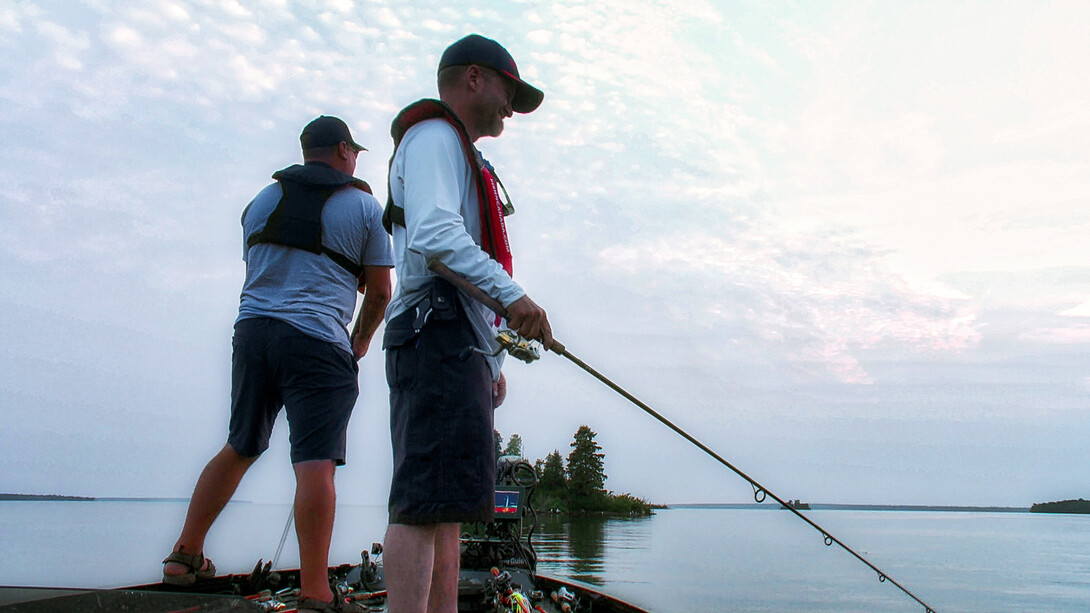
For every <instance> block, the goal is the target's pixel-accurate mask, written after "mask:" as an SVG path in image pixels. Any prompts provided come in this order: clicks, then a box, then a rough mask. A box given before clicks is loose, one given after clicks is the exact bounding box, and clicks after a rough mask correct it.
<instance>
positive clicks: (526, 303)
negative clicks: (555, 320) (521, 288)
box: [507, 296, 553, 350]
mask: <svg viewBox="0 0 1090 613" xmlns="http://www.w3.org/2000/svg"><path fill="white" fill-rule="evenodd" d="M507 325H508V326H510V328H511V329H512V330H514V331H515V332H518V333H519V335H520V336H522V337H523V338H528V339H532V340H539V341H541V344H542V345H543V346H544V347H545V349H546V350H548V349H549V348H551V347H552V346H553V329H552V328H551V327H550V326H549V318H548V316H546V315H545V309H543V308H541V307H539V306H537V304H535V303H534V301H533V300H530V297H529V296H523V297H522V298H519V299H518V300H516V301H514V302H512V303H511V306H509V307H507Z"/></svg>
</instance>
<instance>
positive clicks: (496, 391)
mask: <svg viewBox="0 0 1090 613" xmlns="http://www.w3.org/2000/svg"><path fill="white" fill-rule="evenodd" d="M505 398H507V379H505V378H504V376H503V373H502V372H501V373H500V380H499V381H496V382H494V383H492V408H493V409H495V408H496V407H498V406H500V405H501V404H503V401H504V399H505Z"/></svg>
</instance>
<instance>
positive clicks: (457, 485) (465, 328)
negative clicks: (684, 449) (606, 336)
mask: <svg viewBox="0 0 1090 613" xmlns="http://www.w3.org/2000/svg"><path fill="white" fill-rule="evenodd" d="M438 86H439V96H440V99H441V100H421V101H419V102H417V103H415V104H412V105H410V106H409V107H407V108H405V109H404V110H403V111H402V112H401V113H400V114H399V115H398V116H397V118H396V119H395V120H394V123H393V128H392V134H393V136H394V146H395V153H394V157H393V159H392V160H391V164H390V184H389V187H390V189H389V194H390V198H389V200H388V201H387V204H386V211H385V213H384V216H383V222H384V224H385V225H386V228H387V230H390V232H391V234H392V235H393V242H394V258H395V266H396V268H397V276H398V283H397V288H396V289H395V293H394V298H393V299H392V300H391V302H390V306H389V307H388V308H387V312H386V321H387V325H386V333H385V336H384V339H383V347H384V348H385V349H387V352H386V375H387V380H388V381H389V383H390V431H391V439H392V443H393V451H394V474H393V481H392V484H391V487H390V503H389V507H390V526H389V528H388V530H387V533H386V547H385V554H384V555H385V571H386V574H385V577H386V585H387V587H388V590H389V610H390V612H391V613H424V612H425V611H428V612H429V613H454V612H455V611H456V610H457V596H458V562H459V544H458V536H459V532H460V529H461V523H462V522H472V521H491V519H492V512H493V508H494V503H495V501H494V489H495V482H494V481H495V477H494V475H495V457H494V452H493V438H492V410H493V409H494V408H495V407H496V406H499V404H500V403H502V402H503V400H504V396H505V395H506V384H505V380H504V377H503V374H502V373H501V371H500V367H501V366H502V359H503V355H502V353H500V354H499V355H492V354H494V353H496V349H497V348H498V345H497V344H496V341H495V337H496V331H497V330H498V329H499V328H500V327H501V324H502V320H500V318H498V317H497V316H496V315H494V314H493V313H491V312H490V311H489V310H488V309H487V308H486V307H485V306H483V305H481V304H479V303H477V302H474V301H473V300H471V299H469V298H468V297H467V296H466V295H464V294H462V293H460V292H458V291H457V290H456V289H454V287H453V286H452V285H450V284H449V283H447V282H446V281H444V280H442V279H440V278H438V277H436V276H435V274H434V272H433V271H432V269H431V268H430V267H429V265H430V264H431V263H433V262H438V263H440V264H442V265H444V266H446V267H447V268H449V269H450V270H451V271H453V272H454V273H455V274H457V275H459V276H461V277H462V278H464V279H466V280H468V281H469V282H471V283H473V284H474V285H476V286H477V287H478V288H480V289H481V290H483V291H484V292H486V293H487V294H488V295H490V296H491V297H493V298H495V299H496V300H498V301H499V302H500V303H502V304H503V305H504V307H505V308H506V309H507V313H508V318H507V322H506V323H507V326H508V327H510V328H511V329H512V330H515V331H516V332H518V333H520V334H521V335H522V336H524V337H526V338H534V339H540V340H542V341H543V343H544V345H545V347H546V348H548V347H549V346H550V345H551V344H552V331H551V329H550V327H549V321H548V318H547V316H546V314H545V311H544V310H543V309H542V308H541V307H539V306H538V305H537V304H535V303H534V302H533V301H532V300H531V299H530V298H529V296H527V295H526V292H525V291H523V290H522V288H521V287H519V285H518V284H516V283H515V282H514V281H513V280H512V278H511V271H512V259H511V252H510V249H509V246H508V242H507V234H506V229H505V226H504V216H505V215H506V214H509V213H510V212H513V208H512V207H511V205H510V201H509V200H506V199H505V198H501V194H503V195H506V192H505V191H504V190H503V188H502V186H501V185H500V184H499V181H498V179H497V177H496V173H495V170H494V169H493V167H492V166H491V164H489V163H488V162H486V161H485V160H484V159H483V158H482V157H481V155H480V152H478V151H477V149H476V147H475V146H474V143H475V142H476V141H477V140H478V139H479V138H481V137H482V136H493V137H495V136H499V135H500V134H501V133H502V132H503V127H504V126H503V124H504V120H506V119H507V118H508V117H511V115H512V112H519V113H529V112H531V111H533V110H534V109H536V108H537V107H538V105H540V104H541V101H542V98H543V97H544V95H543V94H542V93H541V91H539V90H538V89H536V88H534V87H533V86H531V85H529V84H528V83H526V82H525V81H523V80H522V78H521V77H520V76H519V72H518V67H517V66H516V65H515V61H514V59H513V58H512V57H511V54H510V53H508V52H507V50H506V49H504V48H503V47H502V46H501V45H500V44H499V43H497V42H496V41H494V40H490V39H487V38H484V37H482V36H478V35H476V34H473V35H470V36H467V37H465V38H463V39H461V40H459V41H457V42H455V43H454V44H452V45H451V46H450V47H449V48H447V50H446V51H445V52H444V53H443V56H442V58H441V60H440V62H439V70H438Z"/></svg>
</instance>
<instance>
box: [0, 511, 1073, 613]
mask: <svg viewBox="0 0 1090 613" xmlns="http://www.w3.org/2000/svg"><path fill="white" fill-rule="evenodd" d="M184 513H185V505H184V503H177V502H0V584H6V585H54V586H80V587H83V586H88V587H116V586H120V585H132V584H139V583H147V582H154V581H157V580H158V577H159V571H160V565H159V564H158V562H159V560H161V559H162V558H163V556H164V555H166V552H167V551H169V549H170V546H171V545H172V544H173V541H174V538H175V536H176V531H177V529H178V527H179V526H180V525H181V520H182V518H183V516H184ZM807 515H809V516H810V517H811V518H812V519H814V520H815V521H817V522H818V523H819V524H821V525H823V526H824V527H825V528H826V529H827V530H829V531H830V532H831V533H832V534H834V535H836V536H837V537H838V538H840V539H841V540H843V541H844V542H846V543H847V544H848V545H849V546H851V547H853V548H855V549H856V550H857V551H859V552H860V553H861V554H862V555H864V556H865V557H866V558H868V559H869V560H870V561H871V562H872V563H874V564H875V565H876V566H878V567H879V568H881V569H882V570H884V571H885V572H886V573H887V574H889V575H890V576H891V577H893V578H894V579H896V580H897V581H899V582H901V583H902V584H903V585H904V586H905V587H907V588H908V589H909V590H912V591H913V592H914V593H915V594H916V595H917V596H919V597H920V598H921V599H923V600H924V601H926V602H928V603H929V604H930V605H931V606H932V607H934V608H935V610H936V611H938V612H940V613H945V612H955V611H957V612H980V613H985V612H987V613H1000V612H1010V613H1015V612H1017V613H1031V612H1040V613H1045V612H1047V613H1059V612H1064V613H1083V612H1086V611H1090V517H1088V516H1070V515H1036V514H1032V515H1031V514H1028V513H1027V514H1020V513H938V512H895V511H812V512H807ZM287 516H288V507H286V506H284V505H260V504H231V505H229V506H228V508H227V510H226V511H225V512H224V516H223V517H222V519H221V521H220V522H219V523H217V525H216V526H215V528H214V529H213V533H212V534H211V535H210V537H209V543H208V546H207V549H208V553H209V555H210V556H212V557H213V558H214V559H215V560H216V563H217V565H218V566H219V567H220V569H221V570H224V571H230V572H244V571H248V570H249V569H250V568H252V567H253V565H254V563H255V562H256V561H257V558H259V557H264V558H265V559H269V558H271V557H273V555H274V554H275V553H276V547H277V544H278V543H279V541H280V535H281V533H282V531H283V528H284V523H285V520H286V519H287ZM385 521H386V513H385V509H384V508H382V507H370V506H344V507H341V508H339V509H338V517H337V530H336V534H335V535H334V541H335V542H334V546H333V552H332V556H331V559H332V560H333V561H335V562H338V563H339V562H342V561H344V562H348V561H352V562H354V561H356V560H358V557H359V552H360V551H361V550H363V549H368V548H370V545H371V542H372V541H378V540H381V539H382V535H383V531H384V529H385ZM294 538H295V537H294V533H292V534H291V535H290V536H289V541H288V544H287V545H286V546H285V547H284V552H283V554H282V556H281V558H280V563H279V565H280V566H295V565H298V556H297V553H296V549H295V545H294ZM537 541H538V545H537V548H538V554H539V557H540V558H541V560H542V562H541V570H543V571H545V572H549V573H552V574H557V575H563V576H568V577H572V578H575V579H579V580H582V581H586V582H590V583H595V584H599V585H603V586H605V588H606V591H607V592H609V593H612V594H615V595H618V596H621V597H623V598H625V599H627V600H631V601H633V602H635V603H637V604H640V605H642V606H644V607H645V608H647V609H649V610H651V611H653V612H654V613H689V612H692V611H717V612H718V611H739V612H772V611H776V612H782V611H791V612H794V611H807V612H823V611H828V612H833V611H836V612H857V613H864V612H867V613H870V612H875V611H923V607H921V606H920V605H918V604H916V603H915V602H914V601H912V600H910V599H909V598H908V597H906V596H904V595H903V594H902V593H901V592H900V591H899V590H897V589H896V587H894V586H892V585H890V584H889V583H879V581H878V579H877V576H876V575H875V574H874V572H873V571H871V570H870V569H868V568H866V567H865V566H863V565H862V564H861V563H859V562H858V561H857V560H855V559H854V558H852V557H851V556H850V555H849V554H847V553H846V552H844V551H843V550H841V549H840V548H839V547H836V546H835V545H834V546H833V547H825V545H824V543H823V541H822V539H821V536H820V535H819V534H818V533H817V532H815V531H814V530H813V529H812V528H809V527H808V526H806V525H805V524H803V523H802V522H801V521H799V520H798V519H797V518H795V517H794V516H792V515H790V514H789V513H785V512H777V511H766V510H737V509H671V510H666V511H660V512H659V513H658V514H657V515H656V516H654V517H651V518H646V519H633V520H600V519H597V520H596V519H582V520H579V521H577V522H569V523H565V522H560V521H555V520H553V521H550V522H547V523H546V524H545V525H544V526H543V527H542V528H541V529H539V538H538V539H537Z"/></svg>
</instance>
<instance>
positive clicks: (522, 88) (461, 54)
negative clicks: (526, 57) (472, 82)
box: [439, 34, 545, 113]
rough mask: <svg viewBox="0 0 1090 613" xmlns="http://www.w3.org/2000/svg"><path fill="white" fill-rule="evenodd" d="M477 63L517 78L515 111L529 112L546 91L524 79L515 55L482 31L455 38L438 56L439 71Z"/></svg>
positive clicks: (536, 105)
mask: <svg viewBox="0 0 1090 613" xmlns="http://www.w3.org/2000/svg"><path fill="white" fill-rule="evenodd" d="M469 64H476V65H478V66H486V67H488V68H491V69H492V70H495V71H496V72H498V73H500V74H502V75H503V76H505V77H507V78H508V79H511V80H512V81H514V82H515V85H516V87H515V98H514V100H512V101H511V109H512V110H513V111H515V112H516V113H529V112H531V111H533V110H534V109H536V108H537V107H538V106H540V105H541V101H542V100H543V99H545V94H544V93H543V92H542V91H541V90H539V89H537V88H536V87H534V86H533V85H530V84H529V83H527V82H526V81H523V80H522V79H521V78H520V77H519V69H518V66H516V65H515V59H514V58H512V57H511V54H510V53H508V52H507V49H504V48H503V45H501V44H499V43H497V42H496V41H494V40H492V39H491V38H485V37H483V36H481V35H480V34H470V35H469V36H467V37H465V38H463V39H461V40H459V41H457V42H455V43H454V44H452V45H451V46H449V47H447V50H446V51H444V52H443V57H442V58H440V60H439V72H442V71H443V69H444V68H446V67H447V66H463V65H469Z"/></svg>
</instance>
